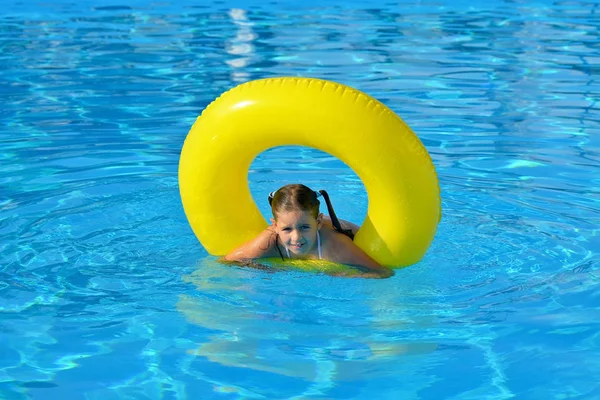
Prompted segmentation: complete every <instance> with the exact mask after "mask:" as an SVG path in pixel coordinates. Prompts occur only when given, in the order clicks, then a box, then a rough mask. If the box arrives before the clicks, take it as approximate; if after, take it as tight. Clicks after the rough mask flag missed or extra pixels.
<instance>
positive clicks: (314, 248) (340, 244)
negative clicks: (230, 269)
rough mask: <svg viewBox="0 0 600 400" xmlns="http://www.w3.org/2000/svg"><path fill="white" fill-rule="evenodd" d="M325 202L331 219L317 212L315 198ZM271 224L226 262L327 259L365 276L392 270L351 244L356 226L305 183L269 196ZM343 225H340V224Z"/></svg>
mask: <svg viewBox="0 0 600 400" xmlns="http://www.w3.org/2000/svg"><path fill="white" fill-rule="evenodd" d="M321 196H322V197H323V198H324V199H325V203H326V204H327V210H328V212H329V216H330V218H327V217H325V216H323V214H321V213H320V212H319V205H320V202H319V200H318V197H321ZM269 204H270V205H271V211H272V212H273V218H271V226H269V227H268V228H267V229H265V230H264V231H263V232H262V233H260V234H259V235H258V236H257V237H256V238H254V239H252V240H250V241H248V242H246V243H244V244H243V245H241V246H240V247H238V248H237V249H235V250H233V251H232V252H230V253H229V254H227V255H226V256H225V260H227V261H238V262H246V261H248V260H252V259H257V258H272V257H280V258H281V259H282V260H286V259H302V260H317V259H318V260H327V261H332V262H335V263H340V264H350V265H354V266H356V267H358V268H359V269H361V270H362V271H364V272H366V274H363V275H362V276H364V277H379V278H385V277H389V276H392V275H393V274H394V272H393V271H392V270H391V269H389V268H385V267H382V266H381V265H379V264H378V263H377V262H376V261H375V260H373V259H372V258H371V257H369V256H368V255H367V254H366V253H365V252H364V251H362V250H361V249H360V248H359V247H358V246H356V245H355V244H354V242H353V241H352V239H353V238H354V234H355V233H356V231H357V230H358V226H356V225H354V224H351V223H349V222H347V221H341V223H340V221H339V220H338V219H337V217H336V215H335V212H334V211H333V206H332V205H331V201H330V200H329V195H328V194H327V192H326V191H324V190H319V191H318V192H315V191H313V190H312V189H310V188H308V187H306V186H304V185H299V184H296V185H286V186H284V187H282V188H281V189H279V190H277V191H276V192H273V193H271V194H270V195H269ZM342 224H343V225H342Z"/></svg>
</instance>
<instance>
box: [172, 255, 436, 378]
mask: <svg viewBox="0 0 600 400" xmlns="http://www.w3.org/2000/svg"><path fill="white" fill-rule="evenodd" d="M184 280H185V281H186V282H190V283H192V284H194V285H195V286H196V288H197V292H196V293H195V294H193V295H182V296H180V299H179V302H178V303H177V309H178V311H180V312H181V313H183V315H185V318H186V320H187V321H188V322H190V323H193V324H196V325H199V326H201V327H203V328H206V329H209V330H211V331H213V332H212V333H211V334H210V335H208V336H207V337H206V341H205V342H203V343H199V344H198V348H197V349H196V350H193V351H191V354H193V355H195V356H201V357H206V358H207V359H209V360H210V361H212V362H215V363H219V364H221V365H223V366H228V367H236V368H247V369H251V370H255V371H262V372H269V373H275V374H278V375H283V376H289V377H293V378H301V379H304V380H306V381H309V382H313V383H316V384H319V385H333V381H337V380H342V381H361V380H364V379H382V378H385V377H387V376H389V375H393V374H395V373H400V371H401V370H403V369H405V368H406V367H407V365H406V364H409V363H414V362H415V359H416V357H424V356H426V355H429V354H430V353H432V352H433V351H434V350H435V349H436V347H437V345H436V343H435V342H429V341H427V340H425V341H422V340H414V339H410V340H409V339H404V340H402V338H401V336H400V335H398V334H397V333H396V332H395V331H396V330H398V329H399V330H401V329H403V328H405V329H406V330H414V329H428V328H429V327H430V326H431V324H432V322H433V320H430V319H431V318H430V317H427V316H426V315H424V316H421V317H416V318H412V319H410V320H406V321H393V322H392V321H386V319H385V317H386V315H387V313H389V311H390V309H388V307H389V306H391V305H392V302H394V301H395V299H394V297H395V296H394V295H393V294H391V295H390V296H388V295H382V294H381V293H379V294H378V293H377V292H378V290H377V288H376V287H368V286H364V285H362V284H360V283H357V282H352V281H353V279H340V278H332V277H328V276H327V275H320V274H315V273H310V272H299V271H278V272H274V273H271V274H265V272H264V271H257V270H249V269H242V268H237V267H225V266H223V265H219V264H216V263H215V262H214V261H212V260H211V259H207V260H205V261H203V262H201V263H200V265H198V269H197V270H195V271H194V272H193V273H192V274H190V275H187V276H185V277H184ZM381 282H382V283H381V284H379V285H378V286H379V290H385V287H388V288H391V285H390V284H386V283H385V282H384V281H381ZM392 293H393V292H392ZM359 298H360V299H363V301H360V302H357V301H356V299H359ZM393 307H394V308H395V312H399V311H400V309H402V307H403V306H402V304H400V303H398V304H394V306H393ZM422 311H423V310H422ZM403 359H404V360H405V361H402V360H403ZM319 387H320V388H321V389H323V388H324V387H321V386H319ZM313 389H315V387H313Z"/></svg>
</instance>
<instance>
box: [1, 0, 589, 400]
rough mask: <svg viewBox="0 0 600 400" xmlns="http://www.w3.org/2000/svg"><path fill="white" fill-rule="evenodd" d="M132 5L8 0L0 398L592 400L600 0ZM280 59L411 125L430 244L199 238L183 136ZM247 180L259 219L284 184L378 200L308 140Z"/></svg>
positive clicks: (357, 207)
mask: <svg viewBox="0 0 600 400" xmlns="http://www.w3.org/2000/svg"><path fill="white" fill-rule="evenodd" d="M124 4H125V3H123V2H116V1H115V0H86V1H82V2H70V1H66V0H56V1H53V2H35V1H31V2H18V1H16V0H8V2H3V3H2V12H1V14H0V47H1V50H2V51H1V52H0V88H1V89H0V96H1V99H2V107H1V108H0V122H1V126H2V129H1V131H0V160H1V168H0V238H1V241H0V398H1V399H3V400H16V399H19V400H20V399H35V400H38V399H39V400H46V399H67V400H68V399H88V400H91V399H98V400H100V399H101V400H112V399H355V398H356V399H509V398H515V399H566V398H569V399H597V398H600V323H599V321H600V229H599V226H600V195H599V194H600V178H599V177H600V117H599V115H600V113H599V112H598V111H599V108H600V107H599V103H598V102H599V95H598V93H600V81H599V78H598V77H599V76H600V75H599V72H600V70H599V67H598V65H599V64H600V37H599V28H598V27H599V26H600V6H599V4H598V3H597V2H586V1H579V0H575V1H569V2H550V1H538V2H529V1H508V0H506V1H501V0H495V1H493V2H489V3H487V5H481V4H483V3H481V4H480V3H479V2H453V1H449V0H448V1H432V2H421V1H413V2H408V1H407V2H401V3H400V4H398V3H389V2H383V1H374V2H369V3H368V4H367V3H364V4H367V5H361V4H363V3H362V2H356V3H348V2H336V3H331V4H332V5H330V6H328V5H325V4H328V3H327V2H315V1H308V2H301V3H297V2H284V3H276V2H267V1H264V2H261V1H257V2H254V3H247V4H245V5H240V4H236V5H232V4H229V3H227V2H218V3H216V4H215V5H213V6H208V5H204V6H185V5H180V2H156V3H152V2H141V1H139V0H130V1H129V2H128V3H127V5H124ZM181 4H183V2H181ZM206 4H208V3H206ZM280 75H303V76H312V77H318V78H326V79H331V80H335V81H338V82H341V83H344V84H348V85H351V86H353V87H356V88H357V89H360V90H363V91H365V92H367V93H369V94H370V95H372V96H375V97H377V98H378V99H380V100H381V101H382V102H384V103H385V104H387V105H388V106H389V107H390V108H392V109H393V110H394V111H395V112H397V113H398V114H399V115H400V116H401V117H402V118H403V119H404V120H405V121H406V122H407V123H408V124H409V125H410V126H411V127H412V128H413V130H415V132H417V134H418V135H419V137H420V138H421V140H422V142H423V143H424V145H425V146H426V148H427V150H428V151H429V152H430V154H431V156H432V159H433V162H434V164H435V166H436V169H437V172H438V175H439V178H440V185H441V190H442V197H443V212H444V217H443V219H442V221H441V223H440V225H439V229H438V233H437V236H436V238H435V241H434V242H433V244H432V246H431V248H430V250H429V252H428V253H427V255H426V257H425V258H424V259H423V260H422V261H421V262H420V263H418V264H416V265H413V266H411V267H408V268H405V269H401V270H397V271H396V275H395V276H394V277H392V278H390V279H385V280H367V279H347V278H335V277H330V276H326V275H319V274H314V273H302V272H278V273H269V272H267V271H262V270H253V269H244V268H236V267H231V266H224V265H221V264H219V263H217V262H216V261H215V257H212V256H209V255H208V254H207V253H206V251H205V250H204V249H203V247H202V246H201V245H200V243H198V241H197V240H196V238H195V236H194V235H193V233H192V231H191V229H190V227H189V225H188V223H187V220H186V217H185V215H184V213H183V210H182V207H181V203H180V198H179V191H178V183H177V165H178V160H179V153H180V150H181V146H182V145H183V141H184V139H185V136H186V134H187V132H188V130H189V128H190V127H191V125H192V123H193V122H194V120H195V118H196V116H197V115H198V114H200V112H201V111H202V109H203V108H204V107H205V106H206V105H207V104H208V103H210V102H211V101H212V100H213V99H214V98H215V97H217V96H218V95H219V94H220V93H222V92H223V91H225V90H228V89H230V88H232V87H233V86H235V85H237V84H239V83H241V82H245V81H248V80H251V79H256V78H263V77H273V76H280ZM249 179H250V187H251V190H252V193H253V195H255V197H256V199H257V201H259V204H260V206H261V207H262V211H263V212H264V213H265V215H267V213H268V209H267V204H266V201H265V199H266V194H267V193H268V192H269V191H271V190H274V189H277V188H278V187H279V186H281V185H283V184H285V183H289V182H302V183H306V184H308V185H310V186H311V187H313V188H324V189H327V190H328V191H329V192H330V193H331V196H332V200H333V202H334V206H335V208H336V211H337V213H338V215H340V216H341V217H342V218H345V219H349V220H352V221H354V222H357V223H360V222H361V221H362V219H363V218H364V215H365V212H366V207H367V198H366V194H365V192H364V187H363V185H362V183H361V182H360V180H358V178H357V177H356V175H354V173H353V172H352V171H351V170H349V169H348V168H347V167H346V166H345V165H344V164H342V163H341V162H339V161H338V160H336V159H335V158H333V157H331V156H329V155H327V154H324V153H321V152H318V151H316V150H312V149H307V148H300V149H298V148H294V147H283V148H276V149H272V150H269V151H267V152H265V153H263V154H262V155H260V156H259V157H258V159H257V160H256V161H255V162H254V163H253V165H252V168H251V171H250V174H249ZM232 229H235V227H232Z"/></svg>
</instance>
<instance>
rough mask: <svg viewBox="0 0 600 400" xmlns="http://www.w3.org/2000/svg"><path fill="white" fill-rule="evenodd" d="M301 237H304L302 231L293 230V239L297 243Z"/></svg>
mask: <svg viewBox="0 0 600 400" xmlns="http://www.w3.org/2000/svg"><path fill="white" fill-rule="evenodd" d="M301 239H302V233H300V231H298V230H294V231H293V232H292V240H293V241H294V242H295V243H298V242H299V241H300V240H301Z"/></svg>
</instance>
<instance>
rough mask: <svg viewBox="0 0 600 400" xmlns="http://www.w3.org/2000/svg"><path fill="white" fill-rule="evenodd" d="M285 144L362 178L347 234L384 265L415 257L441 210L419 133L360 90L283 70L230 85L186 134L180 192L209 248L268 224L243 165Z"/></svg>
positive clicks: (229, 244)
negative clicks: (356, 215) (363, 204)
mask: <svg viewBox="0 0 600 400" xmlns="http://www.w3.org/2000/svg"><path fill="white" fill-rule="evenodd" d="M288 145H299V146H308V147H312V148H315V149H319V150H321V151H324V152H326V153H329V154H331V155H333V156H335V157H337V158H339V159H340V160H342V161H343V162H345V163H346V164H347V165H348V166H350V168H352V169H353V170H354V172H355V173H356V174H357V175H358V177H359V178H360V179H361V180H362V182H363V184H364V186H365V189H366V191H367V196H368V199H369V205H368V210H367V216H366V219H365V221H364V222H363V224H362V226H361V228H360V230H359V231H358V233H357V234H356V237H355V239H354V242H355V243H356V244H357V245H358V246H359V247H360V248H362V249H363V250H364V251H365V252H366V253H367V254H369V255H370V256H371V257H373V258H374V259H375V260H377V261H378V262H379V263H380V264H382V265H386V266H388V267H402V266H407V265H410V264H414V263H416V262H418V261H419V260H421V258H422V257H423V256H424V255H425V253H426V251H427V249H428V248H429V245H430V244H431V242H432V240H433V237H434V235H435V232H436V229H437V224H438V221H439V220H440V218H441V201H440V189H439V184H438V179H437V174H436V172H435V168H434V166H433V163H432V161H431V158H430V156H429V154H428V153H427V150H426V149H425V147H424V146H423V144H422V143H421V141H420V140H419V138H418V137H417V136H416V135H415V134H414V132H413V131H412V130H411V129H410V128H409V127H408V125H406V124H405V123H404V121H402V119H400V117H398V116H397V115H396V114H395V113H394V112H393V111H391V110H390V109H389V108H388V107H386V106H385V105H384V104H382V103H381V102H379V101H378V100H376V99H374V98H373V97H371V96H368V95H367V94H365V93H362V92H360V91H358V90H356V89H353V88H351V87H348V86H345V85H341V84H338V83H334V82H330V81H325V80H320V79H310V78H291V77H285V78H274V79H261V80H256V81H252V82H247V83H244V84H241V85H239V86H237V87H235V88H233V89H231V90H229V91H228V92H226V93H224V94H223V95H221V96H220V97H219V98H218V99H216V100H215V101H213V102H212V103H211V104H210V105H209V106H208V107H207V108H206V109H205V110H204V112H203V113H202V115H201V116H200V117H198V119H197V120H196V122H195V123H194V125H193V126H192V128H191V130H190V132H189V134H188V136H187V138H186V140H185V143H184V145H183V149H182V151H181V158H180V161H179V188H180V194H181V200H182V203H183V208H184V211H185V213H186V216H187V218H188V221H189V223H190V225H191V227H192V229H193V231H194V233H195V234H196V236H197V237H198V239H199V240H200V242H201V243H202V245H203V246H204V247H205V248H206V250H207V251H208V252H209V253H210V254H212V255H216V256H218V255H224V254H227V253H228V252H229V251H231V250H232V249H234V248H235V247H237V246H239V245H240V244H242V243H243V242H245V241H247V240H250V239H252V238H253V237H255V236H256V235H257V234H259V233H260V232H262V231H263V230H264V229H265V228H266V227H267V222H266V221H265V219H264V217H263V216H262V214H261V213H260V211H259V209H258V207H257V206H256V204H255V202H254V200H253V198H252V195H251V194H250V189H249V187H248V170H249V168H250V165H251V163H252V161H253V160H254V158H255V157H256V156H257V155H258V154H260V153H261V152H263V151H265V150H267V149H269V148H271V147H275V146H288ZM332 189H333V188H332ZM348 201H351V200H350V199H349V200H348Z"/></svg>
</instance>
